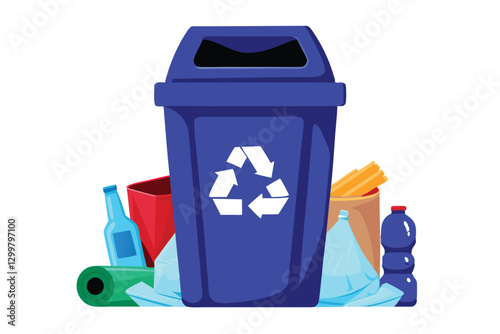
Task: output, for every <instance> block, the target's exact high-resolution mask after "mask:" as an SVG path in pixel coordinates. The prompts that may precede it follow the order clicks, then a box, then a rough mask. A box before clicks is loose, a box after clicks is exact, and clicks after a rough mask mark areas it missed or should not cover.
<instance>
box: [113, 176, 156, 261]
mask: <svg viewBox="0 0 500 334" xmlns="http://www.w3.org/2000/svg"><path fill="white" fill-rule="evenodd" d="M103 190H104V194H105V196H106V209H107V211H108V224H107V225H106V228H105V229H104V237H105V239H106V246H107V248H108V255H109V262H110V263H111V265H112V266H121V267H145V266H146V261H145V259H144V253H143V251H142V244H141V237H140V235H139V228H138V227H137V225H136V224H135V223H134V222H133V221H132V220H131V219H130V218H128V217H127V216H126V215H125V211H124V210H123V206H122V202H121V201H120V197H119V196H118V192H117V191H116V186H115V185H114V186H108V187H104V188H103Z"/></svg>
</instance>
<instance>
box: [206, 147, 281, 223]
mask: <svg viewBox="0 0 500 334" xmlns="http://www.w3.org/2000/svg"><path fill="white" fill-rule="evenodd" d="M247 158H248V160H250V163H251V164H252V166H253V167H254V168H255V171H256V173H255V175H259V176H263V177H267V178H272V177H273V169H274V161H273V162H271V161H270V160H269V158H268V157H267V155H266V152H264V150H263V149H262V147H261V146H242V147H235V148H234V149H233V151H232V152H231V154H230V155H229V158H227V162H228V163H230V164H231V165H233V166H236V167H238V168H241V167H243V164H244V163H245V161H246V159H247ZM215 174H217V179H216V180H215V183H214V185H213V186H212V189H211V190H210V194H209V196H210V197H211V198H212V199H213V201H214V203H215V206H216V207H217V210H218V211H219V214H221V215H222V216H241V215H242V214H243V200H241V199H231V198H227V196H228V195H229V193H230V192H231V189H232V188H233V186H237V185H238V181H237V180H236V174H235V173H234V169H226V170H222V171H218V172H215ZM266 188H267V191H268V192H269V195H271V198H266V197H264V194H263V193H262V194H260V195H259V196H257V198H256V199H254V200H253V201H252V202H251V203H250V204H249V205H248V207H249V208H250V209H251V210H252V211H253V212H254V213H255V214H256V215H257V216H258V217H259V218H262V216H263V215H279V214H280V212H281V210H282V209H283V207H284V206H285V204H286V202H287V201H288V196H289V194H288V191H287V190H286V187H285V185H284V184H283V181H281V179H277V180H276V181H273V182H272V183H270V184H269V185H267V186H266Z"/></svg>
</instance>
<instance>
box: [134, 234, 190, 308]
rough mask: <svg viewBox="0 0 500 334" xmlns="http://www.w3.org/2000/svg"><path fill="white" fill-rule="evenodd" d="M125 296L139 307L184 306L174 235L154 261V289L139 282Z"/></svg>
mask: <svg viewBox="0 0 500 334" xmlns="http://www.w3.org/2000/svg"><path fill="white" fill-rule="evenodd" d="M127 294H128V295H129V296H130V297H131V298H132V299H133V300H134V301H135V302H136V303H137V305H139V306H184V304H183V303H182V296H181V285H180V278H179V262H178V259H177V242H176V238H175V234H174V235H173V236H172V238H171V239H170V240H169V242H168V243H167V244H166V245H165V247H164V248H163V250H162V251H161V253H160V254H159V255H158V257H157V258H156V260H155V280H154V289H153V288H151V287H150V286H149V285H147V284H144V283H142V282H141V283H138V284H136V285H134V286H132V287H130V288H129V289H128V290H127Z"/></svg>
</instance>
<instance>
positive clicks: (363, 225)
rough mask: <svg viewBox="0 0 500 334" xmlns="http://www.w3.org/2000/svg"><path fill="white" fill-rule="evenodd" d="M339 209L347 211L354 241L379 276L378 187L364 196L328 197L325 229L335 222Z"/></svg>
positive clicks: (328, 228)
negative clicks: (328, 203) (328, 205)
mask: <svg viewBox="0 0 500 334" xmlns="http://www.w3.org/2000/svg"><path fill="white" fill-rule="evenodd" d="M340 210H347V211H349V225H350V226H351V229H352V232H353V233H354V236H355V237H356V241H357V242H358V244H359V247H361V250H362V251H363V254H364V255H365V256H366V258H367V259H368V261H370V263H371V265H372V266H373V269H375V271H376V272H377V274H378V275H379V276H380V191H379V189H378V188H375V189H374V190H372V191H370V192H369V193H368V194H367V195H365V196H356V197H333V196H332V197H330V207H329V212H328V227H327V231H329V230H330V229H331V228H332V226H333V225H335V223H336V222H337V220H338V216H339V213H340Z"/></svg>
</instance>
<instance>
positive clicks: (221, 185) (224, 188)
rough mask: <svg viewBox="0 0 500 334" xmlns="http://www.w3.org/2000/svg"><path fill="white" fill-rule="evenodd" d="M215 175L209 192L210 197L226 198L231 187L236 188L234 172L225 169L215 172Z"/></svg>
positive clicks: (236, 182)
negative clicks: (215, 178) (215, 177)
mask: <svg viewBox="0 0 500 334" xmlns="http://www.w3.org/2000/svg"><path fill="white" fill-rule="evenodd" d="M215 174H217V180H215V183H214V185H213V187H212V189H211V190H210V194H209V196H210V197H227V195H229V193H230V192H231V189H232V188H233V185H235V186H237V185H238V181H237V180H236V175H235V174H234V170H232V169H226V170H222V171H220V172H215Z"/></svg>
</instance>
